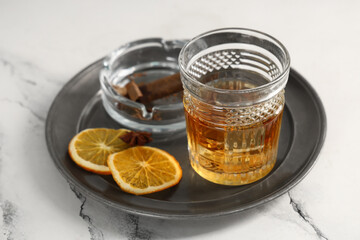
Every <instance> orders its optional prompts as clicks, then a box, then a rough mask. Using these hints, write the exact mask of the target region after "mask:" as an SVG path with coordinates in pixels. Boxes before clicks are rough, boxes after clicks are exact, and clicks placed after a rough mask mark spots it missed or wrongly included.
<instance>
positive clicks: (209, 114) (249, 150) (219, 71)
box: [179, 28, 290, 185]
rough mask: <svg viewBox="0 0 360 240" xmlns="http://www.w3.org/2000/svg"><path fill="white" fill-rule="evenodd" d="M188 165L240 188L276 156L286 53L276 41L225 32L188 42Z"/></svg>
mask: <svg viewBox="0 0 360 240" xmlns="http://www.w3.org/2000/svg"><path fill="white" fill-rule="evenodd" d="M179 65H180V74H181V81H182V83H183V86H184V97H183V102H184V108H185V118H186V129H187V137H188V146H189V155H190V162H191V166H192V167H193V169H194V170H195V171H196V172H197V173H198V174H199V175H200V176H202V177H203V178H205V179H207V180H209V181H211V182H214V183H218V184H223V185H243V184H248V183H251V182H254V181H257V180H259V179H261V178H263V177H264V176H266V175H267V174H268V173H269V172H270V171H271V169H272V168H273V167H274V165H275V162H276V157H277V150H278V142H279V135H280V127H281V118H282V113H283V108H284V104H285V97H284V88H285V85H286V83H287V80H288V76H289V71H290V57H289V53H288V51H287V50H286V49H285V47H284V46H283V44H281V43H280V42H279V41H278V40H276V39H275V38H273V37H271V36H269V35H267V34H265V33H262V32H259V31H255V30H250V29H240V28H228V29H219V30H214V31H210V32H207V33H204V34H202V35H200V36H198V37H195V38H194V39H192V40H191V41H189V42H188V43H187V44H186V45H185V46H184V47H183V48H182V50H181V52H180V55H179Z"/></svg>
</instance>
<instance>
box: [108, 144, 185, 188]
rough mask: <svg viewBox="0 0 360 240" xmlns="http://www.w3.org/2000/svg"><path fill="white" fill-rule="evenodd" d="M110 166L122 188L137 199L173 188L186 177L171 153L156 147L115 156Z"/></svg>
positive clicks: (115, 154) (137, 149) (123, 152)
mask: <svg viewBox="0 0 360 240" xmlns="http://www.w3.org/2000/svg"><path fill="white" fill-rule="evenodd" d="M108 166H109V168H110V170H111V173H112V175H113V178H114V180H115V182H116V183H117V184H118V185H119V186H120V188H121V189H122V190H123V191H125V192H128V193H132V194H135V195H142V194H148V193H153V192H158V191H161V190H164V189H166V188H169V187H172V186H174V185H176V184H178V183H179V181H180V179H181V177H182V170H181V167H180V165H179V163H178V161H176V159H175V158H174V157H173V156H171V155H170V154H169V153H167V152H165V151H163V150H161V149H158V148H153V147H146V146H141V147H133V148H129V149H126V150H124V151H121V152H118V153H114V154H111V155H110V156H109V158H108Z"/></svg>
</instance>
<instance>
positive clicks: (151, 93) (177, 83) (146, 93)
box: [113, 73, 183, 104]
mask: <svg viewBox="0 0 360 240" xmlns="http://www.w3.org/2000/svg"><path fill="white" fill-rule="evenodd" d="M113 87H114V90H115V91H116V92H117V93H118V94H120V95H122V96H124V97H127V98H129V99H131V100H132V101H137V102H140V103H143V104H150V103H151V102H152V101H154V100H157V99H161V98H164V97H167V96H170V95H171V94H174V93H177V92H180V91H182V90H183V87H182V83H181V80H180V73H176V74H173V75H170V76H166V77H163V78H160V79H157V80H155V81H152V82H150V83H139V84H136V83H135V81H134V80H133V79H131V80H130V82H129V83H128V84H127V85H126V86H125V87H119V86H117V85H114V86H113Z"/></svg>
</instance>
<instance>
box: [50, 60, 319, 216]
mask: <svg viewBox="0 0 360 240" xmlns="http://www.w3.org/2000/svg"><path fill="white" fill-rule="evenodd" d="M101 67H102V60H99V61H97V62H95V63H93V64H92V65H90V66H88V67H87V68H85V69H84V70H83V71H81V72H80V73H79V74H77V75H76V76H75V77H74V78H73V79H71V80H70V81H69V82H68V83H67V84H66V85H65V86H64V87H63V89H62V90H61V91H60V93H59V94H58V95H57V97H56V98H55V100H54V102H53V104H52V106H51V108H50V110H49V113H48V117H47V121H46V140H47V145H48V149H49V152H50V154H51V156H52V158H53V160H54V163H55V165H56V167H57V168H58V169H59V171H60V172H61V173H62V175H63V176H64V177H65V178H66V179H67V180H68V181H69V182H70V183H72V184H73V185H75V186H76V187H77V189H78V190H79V191H80V192H82V193H83V194H85V195H87V196H91V197H93V198H94V199H96V200H98V201H100V202H101V203H104V204H107V205H109V206H112V207H115V208H118V209H121V210H123V211H126V212H130V213H134V214H140V215H147V216H153V217H160V218H171V219H184V218H201V217H213V216H220V215H225V214H230V213H235V212H240V211H243V210H245V209H249V208H252V207H255V206H258V205H260V204H263V203H266V202H268V201H270V200H272V199H274V198H276V197H278V196H280V195H282V194H283V193H285V192H287V191H288V190H289V189H291V188H292V187H294V186H295V185H296V184H297V183H299V182H300V181H301V179H303V178H304V176H305V175H306V174H307V173H308V172H309V170H310V169H311V167H312V166H313V164H314V162H315V160H316V157H317V156H318V154H319V152H320V149H321V147H322V145H323V142H324V139H325V132H326V116H325V112H324V108H323V105H322V103H321V101H320V99H319V97H318V95H317V94H316V92H315V91H314V89H313V88H312V87H311V86H310V84H309V83H308V82H307V81H306V80H305V79H304V78H303V77H302V76H300V75H299V74H298V73H297V72H296V71H294V70H291V72H290V77H289V82H288V84H287V86H286V106H285V110H284V115H283V121H282V128H281V135H280V143H279V150H278V159H277V163H276V165H275V167H274V169H273V170H272V172H271V173H270V174H269V175H268V176H267V177H265V178H263V179H262V180H260V181H257V182H255V183H252V184H249V185H245V186H238V187H230V186H222V185H217V184H214V183H211V182H208V181H206V180H204V179H202V178H201V177H200V176H198V175H197V174H196V173H195V172H194V171H193V170H192V168H191V166H190V164H189V160H188V153H187V143H186V136H185V134H182V135H181V136H178V137H177V138H176V139H173V140H167V141H162V142H154V143H152V144H151V145H152V146H155V147H159V148H162V149H164V150H166V151H168V152H169V153H171V154H172V155H173V156H175V158H176V159H177V160H178V161H179V162H180V165H181V167H182V169H183V178H182V180H181V182H180V183H179V184H178V185H177V186H175V187H172V188H170V189H167V190H164V191H161V192H158V193H153V194H149V195H144V196H134V195H131V194H127V193H125V192H122V191H121V190H120V188H119V187H118V186H117V185H116V183H115V182H114V180H113V179H112V177H111V176H100V175H96V174H93V173H90V172H87V171H85V170H83V169H81V168H79V167H78V166H77V165H75V163H74V162H73V161H72V160H71V159H70V157H69V155H68V152H67V147H68V144H69V141H70V140H71V138H72V137H73V136H74V135H75V134H76V133H77V132H78V131H81V130H82V129H85V128H94V127H108V128H122V126H121V125H119V124H118V123H116V122H115V121H113V120H112V119H111V118H110V117H109V116H108V115H107V113H106V112H105V110H104V108H103V106H102V102H101V99H100V95H99V80H98V77H99V70H100V69H101Z"/></svg>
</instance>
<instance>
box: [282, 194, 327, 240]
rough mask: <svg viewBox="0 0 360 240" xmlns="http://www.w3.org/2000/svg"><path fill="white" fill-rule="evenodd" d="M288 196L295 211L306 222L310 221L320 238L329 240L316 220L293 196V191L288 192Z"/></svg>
mask: <svg viewBox="0 0 360 240" xmlns="http://www.w3.org/2000/svg"><path fill="white" fill-rule="evenodd" d="M288 196H289V198H290V204H291V206H292V208H293V209H294V211H295V212H296V213H298V214H299V217H300V218H302V219H303V220H304V221H305V222H306V223H308V224H309V225H310V226H311V227H312V228H313V229H314V231H315V232H316V235H317V236H318V237H319V239H325V240H329V239H328V238H327V237H326V236H325V234H324V233H323V232H322V231H321V230H320V229H319V228H318V227H317V226H316V225H315V223H314V221H313V220H312V219H311V217H310V216H309V214H308V213H307V212H306V210H305V209H304V208H303V206H302V205H301V204H300V203H299V202H297V201H296V200H295V199H294V198H293V197H292V196H291V191H289V192H288Z"/></svg>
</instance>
